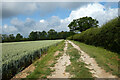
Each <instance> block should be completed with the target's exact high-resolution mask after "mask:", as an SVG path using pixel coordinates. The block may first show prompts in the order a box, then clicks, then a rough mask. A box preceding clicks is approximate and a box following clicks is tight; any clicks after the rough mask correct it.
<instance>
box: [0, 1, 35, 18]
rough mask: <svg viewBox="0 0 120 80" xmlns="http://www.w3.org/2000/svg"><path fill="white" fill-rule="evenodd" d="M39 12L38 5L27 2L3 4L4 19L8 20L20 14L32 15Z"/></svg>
mask: <svg viewBox="0 0 120 80" xmlns="http://www.w3.org/2000/svg"><path fill="white" fill-rule="evenodd" d="M36 10H37V5H36V3H25V2H20V3H18V2H3V3H2V17H3V18H8V17H11V16H16V15H20V14H24V15H30V14H32V13H34V12H35V11H36Z"/></svg>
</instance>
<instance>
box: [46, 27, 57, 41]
mask: <svg viewBox="0 0 120 80" xmlns="http://www.w3.org/2000/svg"><path fill="white" fill-rule="evenodd" d="M48 38H49V39H56V38H57V32H56V31H55V30H54V29H50V30H49V31H48Z"/></svg>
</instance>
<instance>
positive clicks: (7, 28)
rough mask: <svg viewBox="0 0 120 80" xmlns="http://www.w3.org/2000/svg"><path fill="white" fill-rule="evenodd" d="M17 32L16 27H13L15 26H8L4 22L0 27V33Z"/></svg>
mask: <svg viewBox="0 0 120 80" xmlns="http://www.w3.org/2000/svg"><path fill="white" fill-rule="evenodd" d="M17 32H18V30H17V28H15V26H8V25H7V24H5V25H4V26H3V27H2V33H5V34H16V33H17Z"/></svg>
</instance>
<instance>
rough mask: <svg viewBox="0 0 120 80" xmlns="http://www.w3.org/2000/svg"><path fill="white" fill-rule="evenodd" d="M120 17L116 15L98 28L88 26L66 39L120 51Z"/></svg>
mask: <svg viewBox="0 0 120 80" xmlns="http://www.w3.org/2000/svg"><path fill="white" fill-rule="evenodd" d="M119 20H120V17H117V18H115V19H113V20H111V21H109V22H107V23H106V24H104V25H103V26H102V27H100V28H90V29H88V30H86V31H83V32H81V33H79V34H76V35H74V36H71V37H69V38H68V39H71V40H76V41H80V42H84V43H86V44H90V45H95V46H102V47H104V48H105V49H109V50H111V51H114V52H117V53H120V23H119Z"/></svg>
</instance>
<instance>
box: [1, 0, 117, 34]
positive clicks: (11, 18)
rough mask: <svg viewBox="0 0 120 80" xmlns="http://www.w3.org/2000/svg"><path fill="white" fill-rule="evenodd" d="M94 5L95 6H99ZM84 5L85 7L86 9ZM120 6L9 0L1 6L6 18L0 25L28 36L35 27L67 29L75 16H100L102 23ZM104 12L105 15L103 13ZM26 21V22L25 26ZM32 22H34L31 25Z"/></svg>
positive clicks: (7, 29)
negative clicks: (11, 1) (16, 0)
mask: <svg viewBox="0 0 120 80" xmlns="http://www.w3.org/2000/svg"><path fill="white" fill-rule="evenodd" d="M21 6H22V7H21ZM93 6H95V7H96V8H95V7H93ZM94 8H95V9H94ZM83 9H84V10H86V11H84V10H83ZM90 9H91V10H90ZM117 9H118V3H117V2H98V3H96V2H84V3H83V2H77V3H74V2H71V3H70V2H62V3H56V2H55V3H52V2H51V3H48V2H47V3H25V2H22V3H14V2H13V3H9V2H8V3H3V6H2V14H3V15H2V17H3V18H2V25H1V24H0V25H1V26H2V27H3V33H6V34H12V33H13V34H17V33H18V32H19V33H21V34H23V35H25V36H27V35H28V34H29V33H30V31H32V30H34V31H35V30H46V31H48V30H49V29H50V28H55V29H56V30H57V31H60V30H64V31H68V30H69V29H68V28H67V25H68V24H69V23H70V21H71V20H72V19H75V18H79V17H83V16H90V17H93V18H96V19H98V21H99V22H100V24H99V25H102V24H104V23H105V22H106V21H108V20H110V19H112V18H114V17H116V16H117ZM95 10H96V11H95ZM75 12H76V13H75ZM97 12H98V13H97ZM99 12H100V13H99ZM95 13H97V14H95ZM106 13H108V15H106ZM109 13H110V14H109ZM93 14H95V15H93ZM111 14H112V15H111ZM102 15H105V16H104V17H103V16H102ZM101 16H102V17H103V18H104V19H105V20H106V21H104V20H102V19H101V18H100V17H101ZM107 17H109V18H107ZM41 21H42V22H41ZM26 24H27V26H25V25H26ZM28 24H29V25H28ZM30 24H32V25H33V26H31V25H30ZM34 25H35V26H36V27H35V26H34ZM51 25H55V26H51ZM62 25H63V26H62ZM29 26H31V27H29ZM38 26H39V27H38ZM40 26H43V27H40ZM21 28H26V29H29V31H28V32H24V30H22V29H21ZM9 30H10V31H9Z"/></svg>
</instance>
